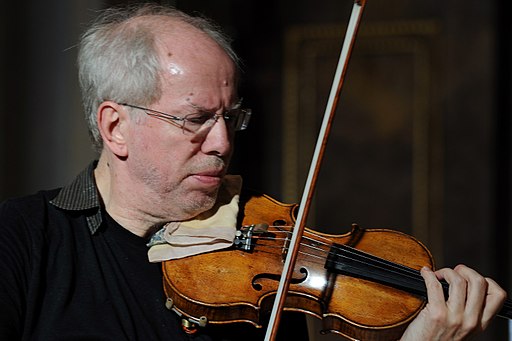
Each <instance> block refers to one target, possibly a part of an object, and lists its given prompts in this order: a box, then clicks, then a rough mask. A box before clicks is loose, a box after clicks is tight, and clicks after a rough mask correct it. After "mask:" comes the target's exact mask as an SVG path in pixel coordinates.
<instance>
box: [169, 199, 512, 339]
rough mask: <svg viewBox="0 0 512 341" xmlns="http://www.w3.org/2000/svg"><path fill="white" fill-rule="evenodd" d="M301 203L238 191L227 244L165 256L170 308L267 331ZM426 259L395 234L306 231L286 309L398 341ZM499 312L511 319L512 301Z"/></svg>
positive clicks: (333, 328) (419, 295)
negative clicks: (232, 233) (233, 234)
mask: <svg viewBox="0 0 512 341" xmlns="http://www.w3.org/2000/svg"><path fill="white" fill-rule="evenodd" d="M297 210H298V205H297V204H284V203H281V202H279V201H277V200H275V199H273V198H271V197H269V196H267V195H264V194H257V193H255V192H242V196H241V198H240V212H239V222H240V224H239V227H238V228H237V237H236V239H235V243H234V245H233V246H232V247H231V248H229V249H224V250H219V251H215V252H209V253H204V254H199V255H195V256H192V257H186V258H182V259H176V260H172V261H166V262H164V263H163V265H162V267H163V274H164V291H165V294H166V296H167V303H166V306H167V308H169V309H171V310H174V311H175V312H176V313H178V314H179V315H180V316H182V317H183V318H185V319H186V321H189V322H190V323H191V325H198V326H206V325H207V324H226V323H249V324H252V325H253V326H255V327H257V328H261V327H262V326H263V323H262V321H266V318H267V316H268V314H269V312H270V310H271V308H272V305H273V303H274V299H275V297H276V292H277V288H278V284H279V282H280V280H281V271H282V268H283V263H284V259H285V257H286V255H287V252H288V249H289V242H290V236H291V229H292V227H293V226H294V224H295V219H296V214H297ZM423 266H428V267H430V268H434V260H433V258H432V255H431V253H430V252H429V250H428V249H427V248H426V247H425V246H424V245H423V244H422V243H421V242H420V241H418V240H417V239H415V238H414V237H412V236H409V235H407V234H404V233H402V232H399V231H394V230H387V229H364V228H360V227H358V226H357V225H353V226H352V230H351V232H349V233H346V234H343V235H331V234H324V233H320V232H316V231H314V230H313V229H309V228H306V231H305V233H304V235H303V236H302V239H301V241H300V247H299V252H298V257H297V261H296V263H295V268H294V271H293V276H292V279H291V282H290V287H289V289H288V293H287V296H286V299H285V303H284V306H283V310H285V311H296V312H302V313H306V314H309V315H312V316H315V317H317V318H319V319H322V321H323V332H325V333H326V332H333V333H338V334H341V335H343V336H345V337H349V338H352V339H361V340H396V339H399V338H400V336H401V335H402V334H403V332H404V330H405V328H407V326H408V324H409V323H410V322H411V321H412V320H413V319H414V318H415V317H416V315H417V314H418V313H419V312H420V310H421V309H422V308H423V307H424V305H425V304H426V298H427V295H426V287H425V285H424V282H423V278H422V277H421V275H420V273H419V269H421V268H422V267H423ZM443 285H444V286H445V292H446V293H447V289H448V285H447V283H446V282H444V284H443ZM499 315H500V316H502V317H507V318H512V302H511V301H508V300H507V302H506V303H505V305H504V307H503V308H502V311H501V312H500V314H499Z"/></svg>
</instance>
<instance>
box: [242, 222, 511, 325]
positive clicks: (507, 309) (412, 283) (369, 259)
mask: <svg viewBox="0 0 512 341" xmlns="http://www.w3.org/2000/svg"><path fill="white" fill-rule="evenodd" d="M281 227H282V226H279V229H280V228H281ZM276 228H278V227H276ZM278 232H281V233H286V234H288V233H289V232H288V231H278ZM305 233H308V232H305ZM315 237H320V238H323V237H322V236H315ZM254 239H256V240H257V239H261V240H274V241H275V240H277V241H284V242H283V244H282V246H275V245H264V246H265V247H266V248H279V249H285V250H286V249H287V247H285V242H286V241H287V240H289V239H288V238H271V237H262V236H254ZM303 239H306V240H313V241H314V242H315V243H318V244H320V245H324V246H329V247H330V250H329V251H326V250H324V249H322V248H318V247H313V246H312V245H309V244H305V243H302V242H301V243H300V244H301V246H302V247H307V248H309V249H313V250H316V251H320V252H321V253H322V254H321V255H317V254H312V253H308V252H304V251H301V250H300V249H299V251H298V252H299V254H302V255H305V256H307V257H310V258H308V261H310V262H311V263H316V264H319V265H325V261H326V259H327V258H326V257H327V256H325V255H326V254H327V255H328V254H330V253H333V250H334V253H335V255H336V257H337V258H340V259H348V260H349V261H352V262H355V263H358V264H363V266H364V267H366V268H367V269H366V271H368V272H367V273H366V274H367V276H368V275H369V276H368V277H366V279H367V280H370V281H377V282H380V283H383V284H385V285H391V286H393V284H395V285H397V284H398V285H399V286H398V288H401V289H402V290H405V291H409V292H410V293H414V294H419V295H420V296H423V298H424V299H426V287H425V286H424V280H423V277H422V276H421V273H420V271H419V270H415V269H413V268H410V267H407V266H405V265H402V264H398V263H394V262H391V261H388V260H385V259H382V258H379V257H376V256H374V255H372V254H369V253H367V252H364V251H361V250H359V249H356V248H354V247H351V246H347V245H343V244H333V243H331V242H330V241H329V242H330V243H322V242H319V241H318V240H317V239H313V238H309V237H306V238H303ZM325 239H326V238H325ZM251 243H253V242H252V241H251ZM252 245H254V244H252ZM336 251H340V253H339V254H338V253H337V252H336ZM260 252H267V253H271V254H275V253H274V252H270V251H263V250H261V249H260ZM347 254H348V255H349V256H347ZM311 258H314V259H311ZM333 263H334V265H335V266H334V268H335V269H336V266H337V265H340V264H341V265H343V264H344V263H343V262H341V261H337V260H335V261H334V262H333ZM368 266H369V267H370V270H368ZM372 267H373V268H376V269H377V270H379V269H381V270H383V271H384V273H385V274H387V275H390V276H393V275H394V276H395V277H393V278H395V280H392V281H389V279H388V277H386V276H382V274H378V275H375V274H373V273H372V272H373V271H374V270H372ZM363 270H365V269H363ZM348 273H349V274H350V271H349V272H348ZM354 274H356V273H354ZM357 274H361V272H360V271H358V272H357ZM357 274H356V276H357ZM397 277H398V279H399V280H398V281H397V280H396V278H397ZM363 278H365V276H364V275H363ZM379 280H380V281H379ZM442 285H443V290H445V292H446V293H447V290H448V283H447V282H446V281H442ZM498 315H499V316H501V317H506V318H509V319H510V318H512V301H511V300H506V301H505V303H504V304H503V307H502V308H501V310H500V312H499V313H498Z"/></svg>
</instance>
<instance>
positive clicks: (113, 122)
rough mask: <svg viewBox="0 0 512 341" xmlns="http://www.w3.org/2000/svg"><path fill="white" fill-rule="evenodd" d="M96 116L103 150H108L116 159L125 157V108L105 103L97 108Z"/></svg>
mask: <svg viewBox="0 0 512 341" xmlns="http://www.w3.org/2000/svg"><path fill="white" fill-rule="evenodd" d="M96 116H97V120H98V129H99V131H100V134H101V137H102V139H103V145H104V148H105V147H106V148H108V149H109V150H110V151H111V152H112V153H113V154H115V155H117V156H118V157H121V158H125V157H127V156H128V147H127V144H126V138H127V134H128V126H129V117H128V112H127V111H126V109H125V107H123V106H122V105H119V104H117V103H115V102H112V101H105V102H103V103H101V104H100V106H99V107H98V111H97V113H96Z"/></svg>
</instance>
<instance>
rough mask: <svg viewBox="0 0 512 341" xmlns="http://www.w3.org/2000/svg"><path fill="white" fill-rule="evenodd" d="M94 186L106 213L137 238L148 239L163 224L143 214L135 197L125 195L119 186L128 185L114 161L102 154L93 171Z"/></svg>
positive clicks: (155, 218)
mask: <svg viewBox="0 0 512 341" xmlns="http://www.w3.org/2000/svg"><path fill="white" fill-rule="evenodd" d="M94 177H95V180H96V186H97V187H98V192H99V194H100V197H101V200H102V202H103V204H104V206H105V209H106V211H107V213H108V214H109V215H110V216H111V217H112V218H113V219H114V220H115V221H117V222H118V223H119V224H120V225H121V226H122V227H124V228H125V229H127V230H128V231H130V232H132V233H133V234H135V235H137V236H139V237H145V238H147V237H149V236H151V235H152V234H153V233H155V232H156V231H157V230H158V229H159V228H160V227H161V226H162V225H163V224H164V222H163V221H162V220H161V219H160V218H158V217H155V216H151V215H150V214H147V213H145V212H144V211H142V210H141V209H140V207H138V205H137V200H136V198H137V196H136V195H126V194H125V192H124V191H123V190H122V189H121V188H122V187H121V184H123V183H124V184H126V183H129V182H128V181H125V179H124V178H123V175H122V172H119V171H118V169H117V163H116V160H112V159H111V157H109V155H108V154H107V153H106V152H102V153H101V156H100V159H99V161H98V165H97V166H96V169H95V170H94Z"/></svg>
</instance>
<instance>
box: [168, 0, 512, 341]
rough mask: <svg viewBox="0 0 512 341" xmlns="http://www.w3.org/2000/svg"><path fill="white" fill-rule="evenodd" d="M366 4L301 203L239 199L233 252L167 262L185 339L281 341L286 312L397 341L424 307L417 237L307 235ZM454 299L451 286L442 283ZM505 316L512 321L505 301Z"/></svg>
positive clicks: (356, 14) (346, 48)
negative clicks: (242, 326)
mask: <svg viewBox="0 0 512 341" xmlns="http://www.w3.org/2000/svg"><path fill="white" fill-rule="evenodd" d="M365 5H366V0H354V5H353V9H352V14H351V17H350V20H349V23H348V26H347V33H346V36H345V41H344V44H343V47H342V50H341V53H340V58H339V62H338V66H337V69H336V72H335V76H334V80H333V84H332V87H331V92H330V95H329V99H328V102H327V107H326V110H325V114H324V119H323V121H322V125H321V128H320V133H319V135H318V140H317V144H316V147H315V151H314V154H313V158H312V162H311V166H310V170H309V173H308V177H307V180H306V185H305V190H304V192H303V196H302V200H301V202H300V204H284V203H281V202H279V201H277V200H275V199H273V198H271V197H269V196H267V195H263V194H257V193H254V192H247V191H246V192H242V196H241V198H240V211H239V212H240V213H239V219H238V221H239V225H238V226H239V227H238V229H237V235H236V238H235V240H234V245H233V246H232V247H230V248H228V249H224V250H219V251H214V252H210V253H203V254H199V255H194V256H191V257H186V258H181V259H176V260H172V261H165V262H163V264H162V270H163V277H164V278H163V285H164V292H165V294H166V296H167V298H168V299H167V302H166V306H167V308H169V309H171V310H173V311H175V312H176V313H177V314H178V315H180V316H182V317H183V319H182V321H183V322H184V323H185V328H186V331H187V332H190V333H193V332H194V330H196V326H200V327H204V326H206V325H207V324H228V323H249V324H252V325H254V326H255V327H259V328H261V327H262V326H263V324H264V321H266V316H267V315H268V313H269V312H270V313H271V314H270V318H269V319H268V321H269V323H268V325H269V326H268V328H267V334H266V336H265V340H266V341H270V340H274V339H275V336H276V332H277V328H276V327H277V325H278V324H279V319H280V315H281V312H282V311H297V312H302V313H306V314H309V315H312V316H315V317H317V318H320V319H322V321H323V329H324V332H333V333H338V334H341V335H344V336H346V337H348V338H351V339H363V340H396V339H399V338H400V337H401V335H402V334H403V332H404V330H405V329H406V328H407V326H408V324H409V323H410V322H411V321H412V320H413V319H414V318H415V317H416V315H417V314H418V313H419V312H420V311H421V309H422V308H423V307H424V306H425V304H426V299H427V294H426V287H425V284H424V282H423V278H422V277H421V275H420V271H419V270H420V269H421V268H422V267H423V266H427V267H430V268H432V269H433V268H434V261H433V258H432V255H431V254H430V252H429V251H428V249H427V248H426V247H425V246H424V245H423V244H422V243H421V242H419V241H418V240H416V239H415V238H414V237H412V236H409V235H406V234H404V233H401V232H398V231H393V230H386V229H363V228H360V227H358V226H357V225H353V226H352V230H351V232H350V233H347V234H343V235H332V234H324V233H320V232H316V231H314V230H313V229H310V228H307V227H305V221H306V219H305V217H307V213H308V210H309V208H310V204H311V201H312V197H313V189H314V187H315V183H316V180H317V178H318V174H319V170H320V164H321V161H322V158H323V155H324V151H325V146H326V144H327V138H328V136H329V131H330V128H331V126H332V122H333V118H334V113H335V109H336V106H337V102H338V100H339V97H340V92H341V87H342V84H343V80H344V76H345V73H346V69H347V65H348V59H349V56H350V53H351V50H352V47H353V45H354V41H355V33H356V31H357V29H358V27H359V23H360V20H361V16H362V12H363V9H364V7H365ZM441 283H442V285H443V289H444V292H445V296H446V297H448V283H447V282H445V281H441ZM498 316H501V317H506V318H509V319H510V318H512V302H511V301H510V300H507V301H506V302H505V304H504V306H503V308H502V310H501V311H500V313H499V314H498Z"/></svg>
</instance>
